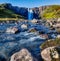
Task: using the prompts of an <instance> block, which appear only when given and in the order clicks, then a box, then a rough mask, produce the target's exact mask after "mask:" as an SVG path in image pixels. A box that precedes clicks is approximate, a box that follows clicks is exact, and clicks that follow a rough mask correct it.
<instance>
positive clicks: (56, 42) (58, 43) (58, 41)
mask: <svg viewBox="0 0 60 61" xmlns="http://www.w3.org/2000/svg"><path fill="white" fill-rule="evenodd" d="M52 46H60V38H56V39H55V40H50V41H46V42H44V43H43V44H42V45H41V46H40V47H41V49H42V50H43V49H45V48H48V47H52Z"/></svg>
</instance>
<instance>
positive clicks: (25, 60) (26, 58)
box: [10, 49, 36, 61]
mask: <svg viewBox="0 0 60 61" xmlns="http://www.w3.org/2000/svg"><path fill="white" fill-rule="evenodd" d="M10 61H36V60H34V58H33V57H32V55H31V53H30V52H29V51H28V50H27V49H22V50H20V51H19V52H17V53H15V54H13V55H12V56H11V60H10Z"/></svg>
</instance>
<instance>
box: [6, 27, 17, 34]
mask: <svg viewBox="0 0 60 61" xmlns="http://www.w3.org/2000/svg"><path fill="white" fill-rule="evenodd" d="M6 32H7V33H13V34H15V33H17V32H18V28H16V27H13V28H12V27H10V28H7V30H6Z"/></svg>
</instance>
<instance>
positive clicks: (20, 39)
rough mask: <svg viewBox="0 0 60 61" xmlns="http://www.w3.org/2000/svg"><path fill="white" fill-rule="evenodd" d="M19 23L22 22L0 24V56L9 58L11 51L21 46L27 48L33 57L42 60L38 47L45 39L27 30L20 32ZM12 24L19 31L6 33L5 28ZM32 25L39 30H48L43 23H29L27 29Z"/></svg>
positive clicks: (15, 50) (17, 49)
mask: <svg viewBox="0 0 60 61" xmlns="http://www.w3.org/2000/svg"><path fill="white" fill-rule="evenodd" d="M21 24H22V23H18V24H16V23H9V24H6V23H4V24H0V55H1V56H0V57H3V58H4V57H5V58H7V59H9V58H10V57H11V55H12V54H13V53H15V52H17V51H19V50H20V49H22V48H27V49H28V50H29V51H30V52H31V53H32V55H33V56H34V57H36V58H37V59H38V60H39V61H42V60H41V57H40V48H39V47H40V45H41V44H42V43H43V42H44V41H45V40H44V39H42V38H40V36H39V35H38V34H37V33H28V32H27V31H24V32H22V29H21ZM13 26H16V27H18V29H19V30H20V31H21V32H19V33H17V34H8V33H6V32H5V31H6V29H7V28H9V27H13ZM33 27H35V28H37V30H39V31H41V30H44V31H45V32H46V31H48V28H46V27H45V26H43V25H36V24H35V25H34V24H31V23H29V27H28V29H30V28H33ZM28 29H27V30H28ZM0 61H1V60H0ZM4 61H5V60H4Z"/></svg>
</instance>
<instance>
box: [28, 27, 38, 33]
mask: <svg viewBox="0 0 60 61" xmlns="http://www.w3.org/2000/svg"><path fill="white" fill-rule="evenodd" d="M28 32H37V30H36V29H35V28H31V29H29V30H28Z"/></svg>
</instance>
